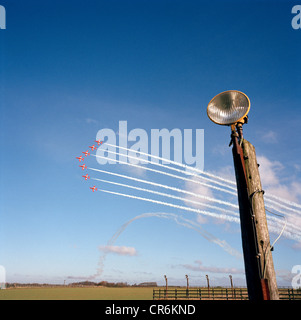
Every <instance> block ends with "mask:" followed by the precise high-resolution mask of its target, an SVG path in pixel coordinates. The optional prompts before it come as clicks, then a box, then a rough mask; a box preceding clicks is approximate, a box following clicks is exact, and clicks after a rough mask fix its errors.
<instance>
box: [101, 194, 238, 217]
mask: <svg viewBox="0 0 301 320" xmlns="http://www.w3.org/2000/svg"><path fill="white" fill-rule="evenodd" d="M98 191H100V192H106V193H110V194H114V195H117V196H122V197H126V198H132V199H136V200H142V201H147V202H152V203H156V204H162V205H164V206H168V207H173V208H177V209H181V210H186V211H191V212H195V213H199V214H202V215H205V216H209V217H212V218H217V219H222V220H228V221H231V222H236V223H239V222H240V221H239V219H238V218H235V217H232V216H228V215H226V214H217V213H214V212H210V211H205V210H200V209H194V208H190V207H185V206H180V205H176V204H172V203H169V202H164V201H158V200H154V199H150V198H142V197H137V196H133V195H130V194H126V193H120V192H115V191H109V190H104V189H98Z"/></svg>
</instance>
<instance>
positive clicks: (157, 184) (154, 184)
mask: <svg viewBox="0 0 301 320" xmlns="http://www.w3.org/2000/svg"><path fill="white" fill-rule="evenodd" d="M87 169H88V170H93V171H98V172H102V173H106V174H110V175H113V176H116V177H120V178H124V179H129V180H133V181H136V182H141V183H145V184H149V185H152V186H155V187H160V188H165V189H168V190H172V191H176V192H181V193H185V194H188V195H191V196H193V197H196V198H200V199H204V200H208V201H211V202H216V203H219V204H222V205H226V206H230V207H232V208H235V209H238V205H235V204H233V203H231V202H227V201H223V200H218V199H214V198H211V197H207V196H203V195H200V194H197V193H193V192H190V191H186V190H183V189H179V188H175V187H170V186H167V185H164V184H160V183H156V182H152V181H149V180H143V179H138V178H134V177H130V176H127V175H122V174H118V173H114V172H110V171H106V170H101V169H95V168H90V167H88V168H87Z"/></svg>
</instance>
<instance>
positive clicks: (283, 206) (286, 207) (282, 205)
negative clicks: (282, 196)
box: [265, 197, 301, 214]
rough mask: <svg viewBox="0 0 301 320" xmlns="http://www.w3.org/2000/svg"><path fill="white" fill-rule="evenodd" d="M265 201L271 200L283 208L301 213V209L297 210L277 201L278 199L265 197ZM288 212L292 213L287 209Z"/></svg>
mask: <svg viewBox="0 0 301 320" xmlns="http://www.w3.org/2000/svg"><path fill="white" fill-rule="evenodd" d="M265 201H266V202H269V203H272V204H274V205H276V206H279V207H281V208H283V209H286V210H290V211H292V212H295V213H298V214H301V211H300V210H296V209H293V208H290V207H288V206H286V205H284V204H281V203H279V202H277V201H274V200H272V199H269V198H266V197H265ZM286 213H287V214H290V213H289V212H287V211H286Z"/></svg>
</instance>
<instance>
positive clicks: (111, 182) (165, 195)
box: [91, 178, 238, 216]
mask: <svg viewBox="0 0 301 320" xmlns="http://www.w3.org/2000/svg"><path fill="white" fill-rule="evenodd" d="M91 179H92V180H97V181H101V182H104V183H109V184H114V185H116V186H121V187H125V188H130V189H134V190H138V191H143V192H148V193H152V194H157V195H159V196H163V197H168V198H172V199H176V200H181V201H184V202H190V203H193V204H196V205H202V206H205V207H208V208H211V209H215V210H218V211H221V212H225V213H229V214H231V215H234V216H238V213H237V212H235V211H231V210H227V209H224V208H220V207H217V206H212V205H210V204H208V203H204V202H199V201H193V200H190V199H185V198H183V197H178V196H174V195H171V194H169V193H163V192H159V191H154V190H150V189H145V188H140V187H135V186H131V185H128V184H123V183H118V182H113V181H108V180H104V179H98V178H91Z"/></svg>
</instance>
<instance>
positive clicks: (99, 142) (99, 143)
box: [95, 140, 103, 145]
mask: <svg viewBox="0 0 301 320" xmlns="http://www.w3.org/2000/svg"><path fill="white" fill-rule="evenodd" d="M95 142H97V144H98V145H101V144H102V143H103V141H100V140H95Z"/></svg>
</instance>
